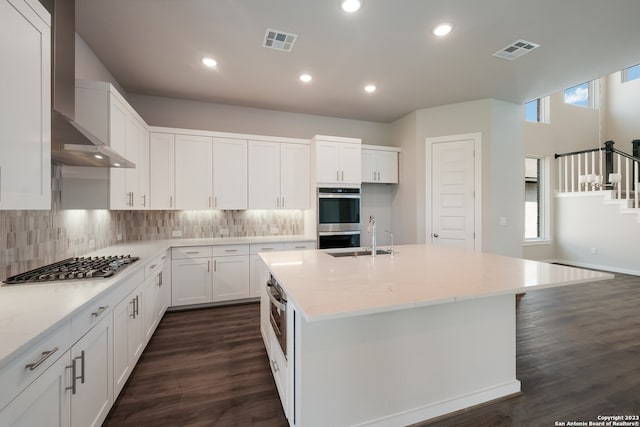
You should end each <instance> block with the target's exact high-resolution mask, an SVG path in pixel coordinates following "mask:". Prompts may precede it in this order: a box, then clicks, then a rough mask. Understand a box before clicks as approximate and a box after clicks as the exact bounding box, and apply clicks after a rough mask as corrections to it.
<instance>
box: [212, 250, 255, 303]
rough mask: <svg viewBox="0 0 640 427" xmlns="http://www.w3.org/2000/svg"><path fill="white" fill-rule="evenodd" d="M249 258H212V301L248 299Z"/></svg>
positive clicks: (241, 256)
mask: <svg viewBox="0 0 640 427" xmlns="http://www.w3.org/2000/svg"><path fill="white" fill-rule="evenodd" d="M249 294H250V283H249V256H247V255H238V256H226V257H215V258H213V301H214V302H218V301H229V300H234V299H242V298H249Z"/></svg>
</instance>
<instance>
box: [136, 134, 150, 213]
mask: <svg viewBox="0 0 640 427" xmlns="http://www.w3.org/2000/svg"><path fill="white" fill-rule="evenodd" d="M136 170H137V171H138V173H137V175H136V176H137V178H138V197H137V199H136V200H135V204H136V206H137V208H138V209H149V132H147V130H146V129H145V128H144V126H143V125H142V123H140V122H138V162H137V163H136Z"/></svg>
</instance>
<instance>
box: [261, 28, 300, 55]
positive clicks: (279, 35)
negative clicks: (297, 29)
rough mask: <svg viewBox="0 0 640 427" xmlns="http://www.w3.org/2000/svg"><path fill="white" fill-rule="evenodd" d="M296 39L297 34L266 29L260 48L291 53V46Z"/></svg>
mask: <svg viewBox="0 0 640 427" xmlns="http://www.w3.org/2000/svg"><path fill="white" fill-rule="evenodd" d="M297 38H298V35H297V34H292V33H285V32H284V31H278V30H272V29H270V28H267V32H266V33H265V34H264V43H263V44H262V46H263V47H268V48H269V49H275V50H283V51H285V52H291V49H292V48H293V44H294V43H295V42H296V39H297Z"/></svg>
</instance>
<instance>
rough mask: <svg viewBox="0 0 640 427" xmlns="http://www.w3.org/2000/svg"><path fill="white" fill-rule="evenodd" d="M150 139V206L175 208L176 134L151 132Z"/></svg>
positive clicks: (164, 208)
mask: <svg viewBox="0 0 640 427" xmlns="http://www.w3.org/2000/svg"><path fill="white" fill-rule="evenodd" d="M149 139H150V141H149V198H150V200H149V203H150V208H151V209H158V210H170V209H175V203H174V200H175V194H174V191H175V164H174V146H175V140H176V139H175V135H173V134H170V133H156V132H151V134H150V137H149Z"/></svg>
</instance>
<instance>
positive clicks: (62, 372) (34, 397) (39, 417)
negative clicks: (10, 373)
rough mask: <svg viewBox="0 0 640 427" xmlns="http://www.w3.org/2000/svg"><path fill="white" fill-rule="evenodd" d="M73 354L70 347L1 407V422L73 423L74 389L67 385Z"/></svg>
mask: <svg viewBox="0 0 640 427" xmlns="http://www.w3.org/2000/svg"><path fill="white" fill-rule="evenodd" d="M70 358H71V356H70V352H69V351H67V352H66V353H64V355H63V356H62V357H60V358H59V359H58V360H57V361H56V362H55V363H54V364H53V365H51V366H49V368H48V369H47V370H45V371H44V372H43V373H42V375H40V376H39V377H38V378H37V379H36V380H35V381H34V382H33V383H32V384H31V385H30V386H29V387H27V388H26V389H25V390H24V391H23V392H22V393H20V394H19V395H18V397H16V398H15V399H14V400H13V401H12V402H11V403H10V404H9V405H8V406H7V407H5V408H4V409H3V410H2V411H0V425H1V426H14V427H33V426H50V427H69V426H71V393H70V391H69V390H67V389H66V388H67V380H66V379H67V378H68V377H69V373H68V372H69V369H68V368H69V364H70ZM3 386H4V384H3Z"/></svg>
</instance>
